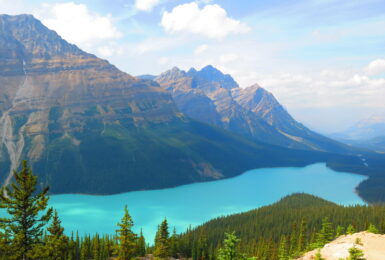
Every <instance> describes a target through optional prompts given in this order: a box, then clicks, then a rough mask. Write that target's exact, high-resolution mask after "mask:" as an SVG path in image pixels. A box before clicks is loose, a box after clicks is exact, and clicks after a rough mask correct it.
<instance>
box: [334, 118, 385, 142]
mask: <svg viewBox="0 0 385 260" xmlns="http://www.w3.org/2000/svg"><path fill="white" fill-rule="evenodd" d="M330 136H331V137H333V138H336V139H339V140H370V139H373V138H376V137H381V136H385V115H372V116H370V117H368V118H366V119H363V120H361V121H359V122H358V123H357V124H355V125H353V126H352V127H350V128H348V129H347V130H345V131H342V132H339V133H334V134H331V135H330Z"/></svg>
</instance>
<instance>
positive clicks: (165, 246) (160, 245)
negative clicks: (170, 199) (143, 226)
mask: <svg viewBox="0 0 385 260" xmlns="http://www.w3.org/2000/svg"><path fill="white" fill-rule="evenodd" d="M154 256H155V257H157V258H167V257H169V256H170V238H169V232H168V223H167V219H164V220H163V221H162V223H161V224H160V226H159V228H158V232H157V233H156V236H155V248H154Z"/></svg>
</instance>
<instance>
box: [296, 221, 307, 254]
mask: <svg viewBox="0 0 385 260" xmlns="http://www.w3.org/2000/svg"><path fill="white" fill-rule="evenodd" d="M306 233H307V230H306V220H305V219H302V220H301V225H300V228H299V235H298V246H297V252H298V253H301V252H302V251H303V250H304V249H305V246H306Z"/></svg>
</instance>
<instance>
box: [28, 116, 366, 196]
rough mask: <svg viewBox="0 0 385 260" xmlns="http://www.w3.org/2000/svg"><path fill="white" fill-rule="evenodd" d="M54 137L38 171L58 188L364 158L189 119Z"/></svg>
mask: <svg viewBox="0 0 385 260" xmlns="http://www.w3.org/2000/svg"><path fill="white" fill-rule="evenodd" d="M86 124H88V123H87V122H86ZM76 140H80V142H76ZM49 143H50V144H49V146H48V147H47V149H46V151H45V154H44V155H43V156H41V159H40V160H38V161H37V162H35V163H34V164H33V169H34V170H35V171H36V172H39V173H40V174H41V175H40V177H41V180H42V181H44V182H45V183H46V184H47V185H48V184H49V185H50V187H51V191H52V192H53V193H69V192H71V193H89V194H112V193H119V192H127V191H132V190H143V189H156V188H166V187H173V186H177V185H181V184H187V183H192V182H199V181H208V180H215V179H219V178H226V177H233V176H236V175H238V174H241V173H242V172H245V171H246V170H249V169H254V168H262V167H285V166H305V165H308V164H311V163H315V162H323V161H330V162H332V161H334V160H339V159H341V160H342V159H343V160H346V161H349V163H350V164H351V165H355V163H357V162H358V163H360V162H359V161H358V159H356V158H354V157H349V156H340V155H333V154H326V153H320V152H311V151H301V150H290V149H286V148H282V147H275V146H271V145H265V144H262V143H260V144H258V143H255V142H252V141H249V140H248V139H246V138H243V137H239V136H237V135H234V134H231V133H228V132H226V131H224V130H221V129H218V128H215V127H212V126H209V125H206V124H203V123H199V122H196V121H191V120H189V119H180V120H179V119H178V120H174V121H172V122H169V123H168V124H162V125H156V124H155V125H151V126H147V127H141V128H136V127H130V126H128V125H124V123H122V122H117V123H110V124H105V125H104V126H103V125H98V126H95V127H92V128H90V130H87V131H86V132H84V133H77V134H76V135H74V136H73V137H71V136H68V135H67V136H65V137H56V138H54V139H53V140H51V141H50V142H49ZM52 173H54V174H52Z"/></svg>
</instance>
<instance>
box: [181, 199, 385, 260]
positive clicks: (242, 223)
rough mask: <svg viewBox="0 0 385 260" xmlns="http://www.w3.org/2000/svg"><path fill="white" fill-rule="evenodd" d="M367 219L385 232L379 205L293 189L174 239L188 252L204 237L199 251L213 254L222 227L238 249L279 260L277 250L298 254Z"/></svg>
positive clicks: (364, 223) (365, 226)
mask: <svg viewBox="0 0 385 260" xmlns="http://www.w3.org/2000/svg"><path fill="white" fill-rule="evenodd" d="M371 224H373V225H374V226H376V227H377V229H378V230H379V232H381V233H384V232H385V206H380V205H373V206H358V205H357V206H349V207H344V206H339V205H336V204H334V203H331V202H328V201H325V200H323V199H320V198H318V197H315V196H312V195H307V194H294V195H291V196H287V197H285V198H283V199H282V200H280V201H279V202H277V203H275V204H272V205H270V206H266V207H262V208H259V209H255V210H251V211H248V212H245V213H240V214H235V215H230V216H226V217H220V218H216V219H213V220H211V221H209V222H207V223H205V224H203V225H201V226H199V227H197V228H194V229H192V230H188V231H187V232H185V233H184V234H182V235H181V236H180V237H179V239H180V245H181V251H182V252H183V254H185V255H186V256H192V255H193V252H194V251H196V250H198V251H199V247H200V245H201V242H200V241H201V240H202V237H204V238H205V239H204V240H205V241H206V243H207V246H205V249H204V251H205V250H206V251H207V254H208V255H213V256H215V254H216V252H217V249H218V248H220V247H221V246H222V241H223V239H224V238H225V235H224V234H225V232H235V234H236V235H238V236H239V238H240V243H239V249H240V250H241V251H242V252H245V253H247V254H248V255H250V256H256V257H257V259H266V260H267V259H268V260H273V259H279V257H278V256H279V255H280V253H281V254H284V255H286V256H287V257H288V256H298V255H300V254H301V253H302V252H305V251H307V250H309V249H314V248H317V247H319V246H321V245H323V244H324V243H326V242H328V241H330V240H331V239H334V238H335V237H336V236H338V235H341V234H344V233H345V232H355V231H362V230H367V229H368V227H369V226H370V225H371ZM194 254H195V255H196V254H197V253H194ZM200 254H202V253H200ZM281 259H288V258H281Z"/></svg>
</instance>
